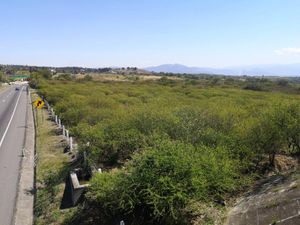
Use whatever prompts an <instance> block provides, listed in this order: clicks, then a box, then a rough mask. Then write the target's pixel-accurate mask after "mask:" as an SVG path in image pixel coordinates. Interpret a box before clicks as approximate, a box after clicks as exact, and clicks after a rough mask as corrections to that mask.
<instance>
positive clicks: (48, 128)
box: [32, 94, 76, 225]
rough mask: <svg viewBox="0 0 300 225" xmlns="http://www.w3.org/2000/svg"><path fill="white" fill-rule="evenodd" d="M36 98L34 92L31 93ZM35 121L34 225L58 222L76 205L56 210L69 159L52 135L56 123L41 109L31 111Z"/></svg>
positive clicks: (57, 138) (67, 215) (61, 196)
mask: <svg viewBox="0 0 300 225" xmlns="http://www.w3.org/2000/svg"><path fill="white" fill-rule="evenodd" d="M32 98H33V99H36V98H37V95H36V94H33V95H32ZM34 116H35V124H36V150H37V155H38V158H37V160H36V187H37V193H36V202H35V208H34V215H35V224H36V225H43V224H49V225H50V224H51V225H58V224H62V223H63V221H64V220H65V219H66V218H69V217H72V216H73V214H74V212H76V208H71V209H65V210H60V208H61V204H62V198H63V193H64V188H65V185H64V183H65V179H66V176H67V173H68V171H69V165H70V164H69V158H68V156H67V155H65V154H64V153H63V152H64V147H63V144H62V142H61V141H62V140H61V137H59V136H57V134H56V126H55V125H54V124H53V123H52V122H51V121H50V120H49V119H48V113H47V111H46V110H44V109H40V110H34Z"/></svg>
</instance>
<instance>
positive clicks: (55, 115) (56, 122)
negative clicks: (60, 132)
mask: <svg viewBox="0 0 300 225" xmlns="http://www.w3.org/2000/svg"><path fill="white" fill-rule="evenodd" d="M57 122H58V121H57V115H55V123H56V124H57Z"/></svg>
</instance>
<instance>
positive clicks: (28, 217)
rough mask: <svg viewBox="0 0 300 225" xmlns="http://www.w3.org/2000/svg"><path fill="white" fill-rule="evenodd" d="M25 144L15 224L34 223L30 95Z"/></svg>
mask: <svg viewBox="0 0 300 225" xmlns="http://www.w3.org/2000/svg"><path fill="white" fill-rule="evenodd" d="M26 117H27V118H26V119H27V124H26V133H25V145H24V151H23V159H22V162H21V169H20V181H19V188H18V196H17V201H16V212H15V219H14V223H13V224H15V225H32V224H33V207H34V190H35V187H34V155H35V128H34V121H33V112H32V104H31V98H30V95H29V96H28V101H27V115H26Z"/></svg>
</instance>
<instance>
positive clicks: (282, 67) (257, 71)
mask: <svg viewBox="0 0 300 225" xmlns="http://www.w3.org/2000/svg"><path fill="white" fill-rule="evenodd" d="M144 69H145V70H147V71H152V72H157V73H159V72H164V73H187V74H220V75H234V76H237V75H250V76H262V75H264V76H300V63H295V64H268V65H250V66H235V67H224V68H209V67H190V66H185V65H182V64H163V65H159V66H152V67H146V68H144Z"/></svg>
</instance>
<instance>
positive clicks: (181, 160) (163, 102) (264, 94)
mask: <svg viewBox="0 0 300 225" xmlns="http://www.w3.org/2000/svg"><path fill="white" fill-rule="evenodd" d="M218 82H220V79H219V80H216V81H214V80H213V79H212V80H210V81H209V83H203V82H200V81H197V80H190V79H178V80H170V79H168V78H166V77H162V78H160V79H157V80H153V81H151V80H149V81H141V80H135V81H133V80H132V81H126V82H124V81H122V82H118V81H105V82H100V81H89V80H88V79H86V80H84V79H82V80H81V81H78V80H77V81H74V80H53V79H50V80H49V79H48V80H46V79H40V80H39V81H37V80H34V81H33V82H32V83H33V84H34V86H35V87H37V88H38V91H39V93H40V94H42V95H43V96H45V97H46V99H47V100H48V101H49V103H50V104H52V105H54V108H55V112H56V113H58V114H59V116H60V117H61V118H62V120H63V123H64V124H66V125H67V126H68V127H70V128H71V132H72V134H73V135H75V136H76V137H77V140H78V141H79V146H80V151H81V152H86V155H87V159H88V165H89V166H90V167H101V168H102V169H103V171H104V172H103V173H101V174H97V175H95V176H94V177H93V178H92V180H91V182H90V183H91V186H90V188H89V189H88V191H87V193H86V195H85V200H84V203H83V204H82V207H81V209H80V210H81V214H80V215H81V218H73V220H72V221H70V223H71V224H72V223H73V224H76V223H78V224H84V223H86V224H99V223H101V224H116V221H120V220H124V221H126V224H136V225H138V224H161V225H168V224H169V225H171V224H213V223H214V222H216V221H221V220H222V211H223V210H224V207H223V205H224V202H225V200H227V199H230V198H231V197H232V196H235V195H237V194H238V193H239V192H241V191H243V190H244V188H245V187H247V185H250V184H251V182H252V181H253V180H254V179H255V177H257V176H259V175H260V174H263V173H264V171H265V170H269V169H272V168H273V167H274V165H275V163H276V160H275V159H276V158H275V157H276V154H282V155H296V154H298V153H299V152H300V105H299V100H300V96H299V95H298V94H297V93H298V89H297V88H295V87H292V88H291V89H290V90H291V91H289V86H288V84H286V83H284V84H283V85H282V84H280V83H279V85H278V84H276V85H275V86H274V84H273V83H272V82H271V83H270V82H269V81H268V82H267V84H268V85H269V84H270V85H271V86H270V85H269V86H268V85H264V86H257V84H255V85H256V86H255V85H254V86H253V84H252V83H250V84H249V83H248V84H247V85H248V86H247V85H244V84H242V82H241V81H239V80H238V81H235V80H229V81H225V83H224V82H223V83H222V85H218V84H217V83H218ZM226 82H227V83H226ZM263 84H265V83H263ZM243 85H244V86H243ZM251 85H252V86H251ZM272 85H273V86H272ZM253 87H254V88H253ZM257 87H259V88H257ZM261 87H263V88H261ZM264 87H266V88H264ZM269 87H276V88H274V89H276V91H266V90H267V89H268V88H269ZM249 89H252V90H249Z"/></svg>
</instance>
